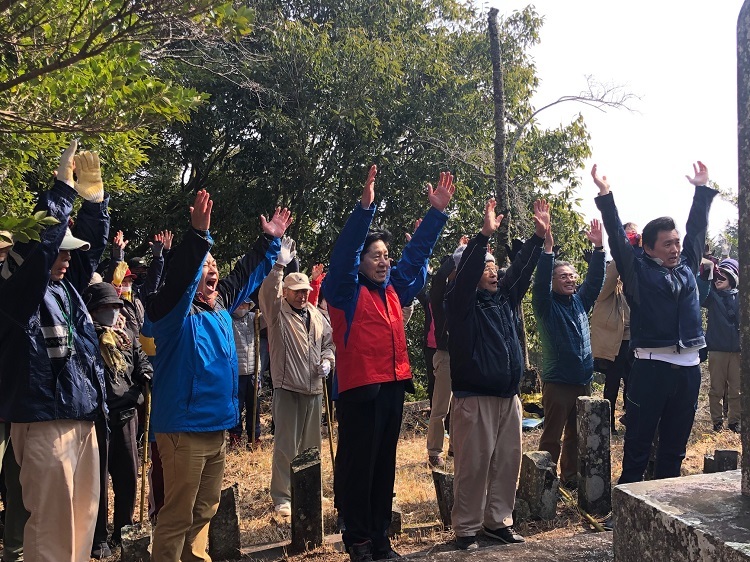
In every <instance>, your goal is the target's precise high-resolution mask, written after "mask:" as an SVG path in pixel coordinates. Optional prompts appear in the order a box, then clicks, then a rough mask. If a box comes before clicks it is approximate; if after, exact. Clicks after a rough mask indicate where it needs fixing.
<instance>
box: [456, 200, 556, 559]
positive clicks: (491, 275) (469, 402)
mask: <svg viewBox="0 0 750 562" xmlns="http://www.w3.org/2000/svg"><path fill="white" fill-rule="evenodd" d="M502 219H503V217H502V215H500V216H496V215H495V200H494V199H490V200H489V201H488V202H487V205H486V206H485V210H484V224H483V226H482V231H481V232H480V233H479V234H477V235H476V236H475V237H474V238H473V239H472V240H471V241H470V242H469V243H468V245H467V246H466V249H465V250H464V252H463V256H462V257H461V261H460V263H459V264H458V270H457V273H456V280H455V283H454V284H453V286H452V287H451V288H450V289H449V290H448V293H447V295H446V302H447V312H448V334H449V336H448V350H449V353H450V369H451V379H452V385H451V386H452V389H453V402H452V404H451V418H452V419H451V432H452V434H453V435H452V436H451V437H452V442H453V452H454V455H455V469H454V472H455V479H454V483H453V491H454V504H453V512H452V513H451V519H452V524H453V530H454V532H455V533H456V546H458V548H460V549H464V550H467V549H475V548H477V543H476V534H477V532H478V531H479V530H480V529H481V528H482V527H484V534H485V535H486V536H489V537H493V538H496V539H498V540H500V541H502V542H504V543H513V542H523V540H524V539H523V537H521V536H520V535H518V534H517V533H516V532H515V531H514V530H513V527H512V525H513V507H514V505H515V496H516V483H517V480H518V471H519V470H520V468H521V419H522V406H521V401H520V399H519V398H518V393H519V388H518V386H519V381H520V379H521V374H522V372H523V355H522V352H521V345H520V343H519V340H518V325H519V317H518V310H519V307H520V305H521V299H523V296H524V294H525V293H526V291H527V290H528V288H529V285H530V283H531V274H532V273H533V271H534V267H535V266H536V263H537V261H539V254H540V253H541V250H542V244H543V242H544V236H545V233H546V232H547V228H548V227H549V205H548V204H547V203H546V202H544V201H536V202H535V203H534V226H535V234H534V235H533V236H532V237H531V238H529V239H528V240H527V241H526V243H525V244H524V245H523V248H522V249H521V251H520V252H519V253H518V255H517V256H516V258H515V259H514V260H513V263H512V264H511V266H510V267H509V268H508V270H507V272H506V273H505V275H504V276H503V277H502V278H501V279H499V280H498V275H497V266H496V265H495V263H494V262H492V261H486V259H485V256H486V254H487V243H488V242H489V239H490V236H492V233H493V232H495V230H497V228H498V227H499V226H500V223H501V222H502ZM482 506H484V515H483V514H482Z"/></svg>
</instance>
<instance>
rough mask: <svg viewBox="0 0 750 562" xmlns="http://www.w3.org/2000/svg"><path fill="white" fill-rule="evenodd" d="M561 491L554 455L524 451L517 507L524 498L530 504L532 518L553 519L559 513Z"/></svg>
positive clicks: (517, 493)
mask: <svg viewBox="0 0 750 562" xmlns="http://www.w3.org/2000/svg"><path fill="white" fill-rule="evenodd" d="M559 493H560V480H559V479H558V478H557V465H556V464H555V463H554V462H552V456H551V455H550V454H549V453H548V452H547V451H529V452H528V453H524V455H523V457H522V458H521V474H520V476H519V481H518V492H516V504H517V508H518V504H519V502H518V500H523V501H524V502H526V504H527V505H528V509H529V516H530V518H531V519H543V520H545V521H551V520H553V519H554V518H555V515H556V514H557V497H558V494H559ZM521 505H522V504H521ZM519 511H521V510H520V509H519Z"/></svg>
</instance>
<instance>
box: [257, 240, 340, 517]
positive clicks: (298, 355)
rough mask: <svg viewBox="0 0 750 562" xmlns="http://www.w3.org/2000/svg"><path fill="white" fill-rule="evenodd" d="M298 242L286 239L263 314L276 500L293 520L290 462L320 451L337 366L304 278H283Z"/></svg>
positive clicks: (263, 296) (266, 287) (263, 289)
mask: <svg viewBox="0 0 750 562" xmlns="http://www.w3.org/2000/svg"><path fill="white" fill-rule="evenodd" d="M295 253H296V252H295V251H294V241H293V240H292V239H291V238H288V237H285V238H284V239H283V240H282V242H281V251H280V252H279V257H278V258H277V259H276V264H275V265H274V266H273V268H272V269H271V273H269V274H268V277H266V278H265V279H264V280H263V284H262V285H261V286H260V293H259V296H258V298H259V300H260V309H261V310H262V311H263V314H264V315H265V317H266V322H267V324H268V344H269V350H270V354H271V379H272V381H273V403H272V412H273V421H274V426H275V431H274V440H273V468H272V474H271V498H272V499H273V503H274V506H275V510H276V513H277V514H278V515H280V516H282V517H289V516H291V513H292V512H291V497H292V496H291V492H292V491H291V481H290V474H289V463H291V461H292V460H293V459H294V457H296V456H297V455H298V454H299V453H301V452H302V451H304V450H306V449H309V448H311V447H317V448H318V450H320V445H321V438H320V418H321V411H322V394H323V384H324V379H325V377H327V376H328V374H329V373H330V372H331V369H332V368H333V366H334V353H333V338H332V335H331V327H330V324H329V323H328V322H326V321H325V319H324V318H323V315H322V314H321V313H320V312H319V311H318V309H317V308H316V307H314V306H308V301H307V299H308V296H309V295H310V291H311V290H312V286H311V285H310V280H309V279H308V277H307V275H305V274H304V273H290V274H288V275H287V276H286V277H285V278H284V282H283V284H282V277H283V276H284V266H286V265H287V264H288V263H289V262H291V261H292V259H294V255H295Z"/></svg>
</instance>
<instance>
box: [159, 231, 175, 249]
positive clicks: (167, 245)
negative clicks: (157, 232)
mask: <svg viewBox="0 0 750 562" xmlns="http://www.w3.org/2000/svg"><path fill="white" fill-rule="evenodd" d="M161 237H162V242H163V243H164V249H165V250H167V251H169V250H171V249H172V240H174V234H172V231H171V230H162V231H161Z"/></svg>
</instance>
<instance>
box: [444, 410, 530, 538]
mask: <svg viewBox="0 0 750 562" xmlns="http://www.w3.org/2000/svg"><path fill="white" fill-rule="evenodd" d="M521 409H522V407H521V401H520V400H519V399H518V396H514V397H513V398H500V397H497V396H469V397H467V398H457V397H456V396H453V403H452V404H451V432H452V433H453V440H452V441H453V454H454V480H453V511H452V512H451V521H452V526H453V530H454V531H455V533H456V536H459V537H467V536H472V535H476V534H477V532H478V531H479V530H480V529H481V528H482V524H484V526H485V527H487V528H488V529H497V528H499V527H507V526H509V525H512V524H513V507H514V505H515V501H516V485H517V482H518V472H519V470H520V469H521V418H522V413H521ZM482 512H484V514H482Z"/></svg>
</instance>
